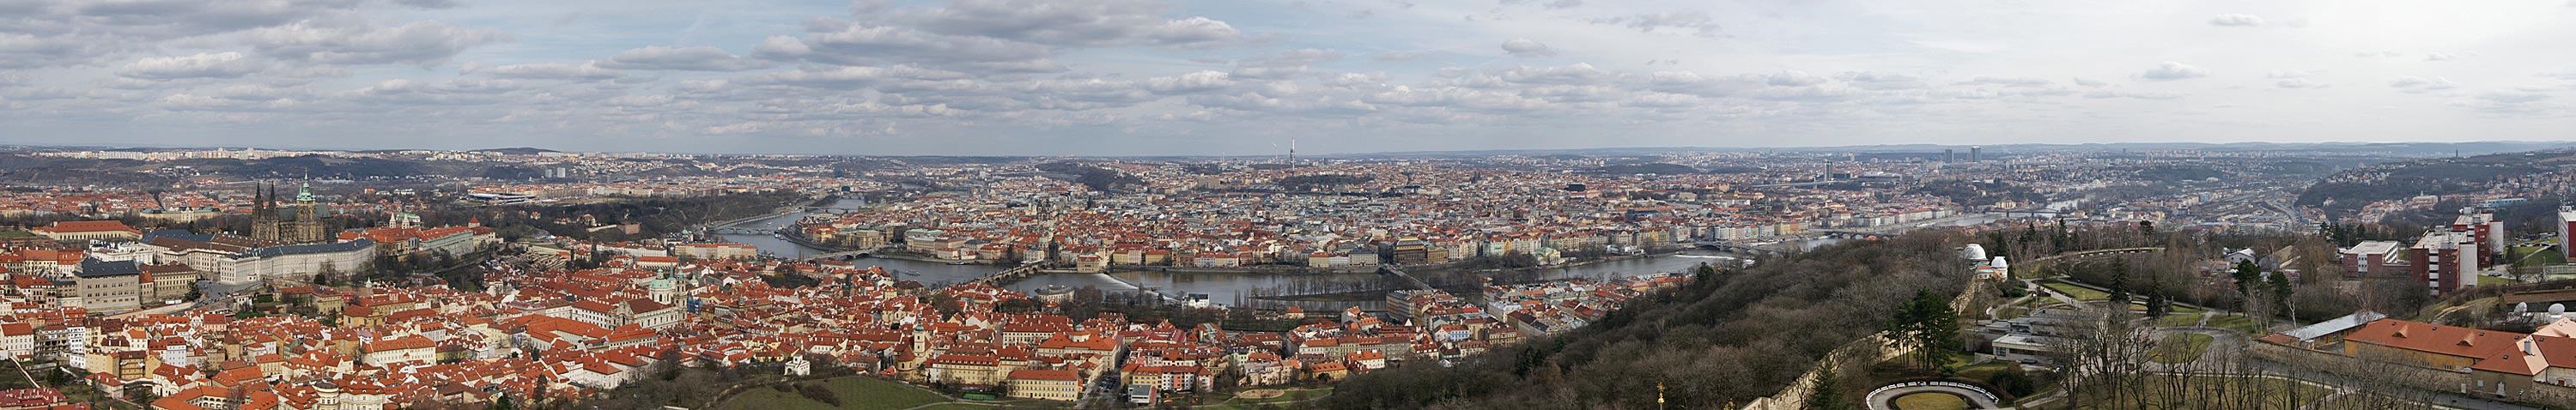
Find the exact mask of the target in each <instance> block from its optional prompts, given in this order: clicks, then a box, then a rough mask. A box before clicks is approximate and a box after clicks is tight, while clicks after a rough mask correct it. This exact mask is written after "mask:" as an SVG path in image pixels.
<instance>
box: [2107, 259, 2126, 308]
mask: <svg viewBox="0 0 2576 410" xmlns="http://www.w3.org/2000/svg"><path fill="white" fill-rule="evenodd" d="M2110 288H2111V307H2112V308H2113V309H2125V308H2127V307H2128V306H2129V262H2128V259H2126V258H2111V283H2110Z"/></svg>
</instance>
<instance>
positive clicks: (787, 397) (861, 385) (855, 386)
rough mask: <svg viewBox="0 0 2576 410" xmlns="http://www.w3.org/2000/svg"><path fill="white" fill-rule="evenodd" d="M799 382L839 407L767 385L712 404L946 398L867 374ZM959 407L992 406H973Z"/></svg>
mask: <svg viewBox="0 0 2576 410" xmlns="http://www.w3.org/2000/svg"><path fill="white" fill-rule="evenodd" d="M801 383H823V388H824V389H825V390H830V391H831V392H832V395H833V396H835V397H839V398H840V399H841V406H839V407H833V406H832V405H830V404H826V403H823V402H818V401H814V400H811V399H806V398H805V397H804V396H799V395H797V394H796V393H794V392H782V391H778V390H774V389H770V388H767V387H755V388H748V389H744V390H743V391H742V392H741V393H739V394H735V395H734V396H733V397H731V398H728V399H726V400H725V402H724V403H722V404H718V405H716V406H715V408H716V409H720V410H827V409H833V410H902V409H907V408H912V407H914V406H921V405H927V404H933V403H940V402H946V401H950V400H949V399H948V397H947V396H941V395H939V393H934V392H931V391H930V390H924V389H922V388H919V387H913V386H911V385H906V384H903V383H896V382H891V381H885V380H878V379H873V378H867V377H858V376H850V377H841V378H834V379H828V380H821V381H809V382H801ZM968 406H971V407H961V408H992V407H991V406H975V405H968Z"/></svg>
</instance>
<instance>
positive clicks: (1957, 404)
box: [1896, 393, 1968, 410]
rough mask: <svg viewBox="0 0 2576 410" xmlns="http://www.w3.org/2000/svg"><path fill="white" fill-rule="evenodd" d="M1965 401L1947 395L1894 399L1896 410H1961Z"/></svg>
mask: <svg viewBox="0 0 2576 410" xmlns="http://www.w3.org/2000/svg"><path fill="white" fill-rule="evenodd" d="M1966 408H1968V401H1967V400H1960V399H1959V396H1953V395H1950V394H1949V393H1915V394H1908V395H1904V396H1901V397H1897V398H1896V410H1962V409H1966Z"/></svg>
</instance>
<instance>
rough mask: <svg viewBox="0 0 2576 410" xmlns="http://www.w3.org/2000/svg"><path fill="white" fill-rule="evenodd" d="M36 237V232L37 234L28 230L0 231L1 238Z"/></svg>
mask: <svg viewBox="0 0 2576 410" xmlns="http://www.w3.org/2000/svg"><path fill="white" fill-rule="evenodd" d="M34 237H36V234H35V233H34V232H27V231H0V239H18V238H34Z"/></svg>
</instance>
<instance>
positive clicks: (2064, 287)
mask: <svg viewBox="0 0 2576 410" xmlns="http://www.w3.org/2000/svg"><path fill="white" fill-rule="evenodd" d="M2044 286H2048V289H2049V290H2053V291H2057V292H2058V293H2063V294H2066V296H2067V297H2072V298H2075V300H2079V301H2085V302H2091V301H2096V300H2103V299H2110V298H2111V294H2110V293H2104V292H2102V291H2098V290H2093V289H2092V288H2087V287H2083V286H2075V285H2069V284H2064V283H2056V282H2050V283H2048V284H2047V285H2044Z"/></svg>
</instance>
